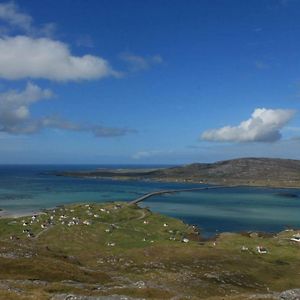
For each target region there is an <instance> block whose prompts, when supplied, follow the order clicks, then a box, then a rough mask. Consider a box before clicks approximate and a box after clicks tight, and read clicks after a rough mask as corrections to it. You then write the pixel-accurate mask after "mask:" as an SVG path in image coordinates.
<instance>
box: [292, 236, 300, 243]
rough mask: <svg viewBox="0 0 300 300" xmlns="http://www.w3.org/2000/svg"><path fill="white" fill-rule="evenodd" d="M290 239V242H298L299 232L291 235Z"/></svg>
mask: <svg viewBox="0 0 300 300" xmlns="http://www.w3.org/2000/svg"><path fill="white" fill-rule="evenodd" d="M290 240H291V241H292V242H297V243H300V234H294V235H293V237H292V238H291V239H290Z"/></svg>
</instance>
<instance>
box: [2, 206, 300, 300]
mask: <svg viewBox="0 0 300 300" xmlns="http://www.w3.org/2000/svg"><path fill="white" fill-rule="evenodd" d="M299 232H300V231H294V230H287V231H284V232H281V233H278V234H277V235H263V234H258V233H244V234H234V233H223V234H221V235H219V236H218V237H216V239H212V240H206V241H205V240H202V239H201V237H200V236H199V235H198V233H197V229H196V228H195V227H193V226H190V225H186V224H184V223H183V222H181V221H180V220H177V219H172V218H169V217H166V216H162V215H159V214H155V213H152V212H151V211H149V210H148V209H142V208H139V207H138V206H136V205H128V204H126V203H121V202H116V203H106V204H76V205H70V206H62V207H58V208H55V209H53V210H48V211H45V212H43V213H41V214H39V215H37V216H28V217H21V218H16V219H9V218H6V219H0V299H7V300H9V299H41V300H43V299H53V300H54V299H75V298H74V297H73V298H71V297H68V295H77V298H76V299H131V298H132V299H136V298H138V299H215V300H221V299H279V298H278V297H279V293H281V292H282V291H285V290H289V289H295V288H298V287H300V272H299V270H300V243H299V242H297V241H292V240H291V238H293V237H295V235H296V236H297V234H298V233H299ZM258 246H260V247H261V250H266V252H267V253H259V252H258V251H257V247H258ZM263 248H265V249H263ZM109 295H110V296H112V295H115V297H114V298H113V297H111V298H107V297H108V296H109ZM121 295H122V296H123V298H122V297H121ZM80 296H81V298H80ZM83 296H86V297H85V298H84V297H83ZM125 296H126V297H127V298H124V297H125ZM282 299H283V298H282Z"/></svg>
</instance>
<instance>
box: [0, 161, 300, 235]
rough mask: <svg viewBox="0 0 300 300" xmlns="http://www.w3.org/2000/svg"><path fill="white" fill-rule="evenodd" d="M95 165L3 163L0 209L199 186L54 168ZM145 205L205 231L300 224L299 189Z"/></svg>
mask: <svg viewBox="0 0 300 300" xmlns="http://www.w3.org/2000/svg"><path fill="white" fill-rule="evenodd" d="M96 167H101V166H0V208H2V209H3V210H5V211H7V212H14V213H24V212H26V213H27V212H32V211H37V210H40V209H42V208H50V207H54V206H57V205H61V204H67V203H74V202H105V201H112V200H124V201H129V200H133V199H135V198H137V197H138V196H140V195H142V194H145V193H148V192H150V191H155V190H161V189H180V188H186V187H187V186H189V187H197V186H199V185H193V184H179V183H155V182H139V181H116V180H97V179H80V178H67V177H59V176H55V172H57V171H61V170H82V169H86V170H88V169H95V168H96ZM102 167H103V166H102ZM110 167H112V166H110ZM115 167H120V166H115ZM126 167H130V166H126ZM141 167H142V166H141ZM135 168H136V166H135ZM290 194H292V195H293V196H294V197H291V196H290ZM142 205H143V206H147V207H149V208H150V209H152V210H153V211H157V212H160V213H163V214H166V215H169V216H173V217H177V218H180V219H182V220H184V221H185V222H187V223H190V224H195V225H198V226H199V227H200V228H201V229H202V230H203V232H204V234H205V235H212V234H215V233H217V232H222V231H249V230H255V231H267V232H275V231H279V230H282V229H284V228H287V227H297V228H300V217H299V212H300V190H299V189H289V190H283V189H266V188H246V187H245V188H232V189H224V190H207V191H201V192H182V193H178V194H171V195H163V196H156V197H153V198H149V199H148V200H146V201H145V202H144V203H143V204H142Z"/></svg>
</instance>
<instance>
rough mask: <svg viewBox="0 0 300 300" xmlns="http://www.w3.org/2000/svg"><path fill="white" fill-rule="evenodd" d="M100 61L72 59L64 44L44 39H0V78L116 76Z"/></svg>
mask: <svg viewBox="0 0 300 300" xmlns="http://www.w3.org/2000/svg"><path fill="white" fill-rule="evenodd" d="M117 75H118V74H117V72H115V71H113V69H112V68H111V67H110V65H109V63H108V62H107V61H106V60H104V59H103V58H100V57H97V56H92V55H84V56H81V57H79V56H73V55H72V54H71V53H70V50H69V49H68V47H67V45H66V44H64V43H62V42H59V41H54V40H51V39H48V38H38V39H35V38H31V37H27V36H17V37H6V38H0V78H5V79H12V80H15V79H22V78H44V79H50V80H61V81H67V80H82V79H96V78H103V77H107V76H117Z"/></svg>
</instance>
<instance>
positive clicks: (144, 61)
mask: <svg viewBox="0 0 300 300" xmlns="http://www.w3.org/2000/svg"><path fill="white" fill-rule="evenodd" d="M120 58H121V60H123V61H124V62H126V63H127V64H128V66H129V69H130V71H133V72H137V71H143V70H147V69H149V68H150V67H151V66H153V65H157V64H161V63H162V62H163V59H162V57H161V56H160V55H153V56H147V57H143V56H139V55H135V54H132V53H122V54H121V55H120Z"/></svg>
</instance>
